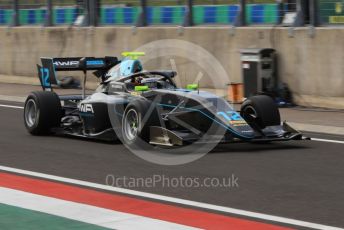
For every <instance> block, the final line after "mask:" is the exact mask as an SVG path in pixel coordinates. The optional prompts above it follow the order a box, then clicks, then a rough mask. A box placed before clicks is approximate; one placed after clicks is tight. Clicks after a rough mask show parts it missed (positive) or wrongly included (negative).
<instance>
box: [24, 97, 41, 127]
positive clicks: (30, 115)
mask: <svg viewBox="0 0 344 230" xmlns="http://www.w3.org/2000/svg"><path fill="white" fill-rule="evenodd" d="M37 115H38V113H37V105H36V102H35V101H34V100H33V99H30V100H29V101H28V102H27V103H26V106H25V122H26V124H27V126H29V127H32V126H34V125H35V123H36V120H37Z"/></svg>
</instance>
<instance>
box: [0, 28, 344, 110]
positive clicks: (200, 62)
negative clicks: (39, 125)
mask: <svg viewBox="0 0 344 230" xmlns="http://www.w3.org/2000/svg"><path fill="white" fill-rule="evenodd" d="M309 34H310V30H309V29H308V28H299V29H295V30H294V31H293V36H290V35H291V33H290V30H289V28H257V27H256V28H252V27H248V28H237V29H235V30H231V29H229V28H228V27H226V28H224V27H193V28H185V29H184V30H182V29H180V28H175V27H164V28H159V27H147V28H136V29H133V28H130V27H116V28H113V27H99V28H66V27H64V28H62V27H59V28H58V27H56V28H37V27H34V28H31V27H19V28H0V64H1V68H0V74H5V75H23V76H35V75H36V63H39V57H41V56H51V57H54V56H105V55H110V56H120V53H121V52H122V51H131V50H135V49H139V50H140V49H141V48H139V47H142V46H144V45H145V44H147V43H150V42H152V41H159V40H163V39H179V40H182V41H188V42H191V43H193V44H196V45H198V46H200V47H202V48H204V49H205V50H206V51H208V52H209V53H210V54H212V55H213V56H214V57H215V58H216V59H217V60H218V61H219V63H220V64H221V65H222V66H223V68H224V70H225V71H226V73H227V76H220V77H219V76H216V77H214V76H211V75H212V74H211V73H209V72H212V69H211V68H215V67H216V66H215V67H213V64H212V63H213V60H212V59H211V58H210V57H208V56H206V55H204V50H202V48H201V50H200V49H197V47H196V48H193V49H191V50H195V51H194V52H192V51H191V52H190V50H185V49H183V48H181V49H179V48H178V46H177V47H176V49H175V50H173V44H172V46H171V44H170V43H171V42H172V43H173V41H171V40H170V41H169V42H167V41H162V42H160V43H157V44H158V46H159V45H161V44H164V43H165V42H166V46H168V47H169V48H170V49H166V53H164V52H165V51H164V50H163V49H157V50H154V47H155V45H153V47H149V46H147V45H146V46H144V47H143V48H144V49H145V51H146V52H148V53H149V55H147V56H148V57H145V60H144V61H145V68H146V69H152V68H153V69H171V65H172V66H173V65H174V62H175V64H176V66H177V70H178V73H179V75H180V78H179V81H180V82H181V83H182V84H186V83H189V82H193V81H194V80H195V79H196V78H197V76H199V74H200V72H202V74H203V77H202V79H201V81H200V84H201V86H204V87H222V88H224V87H225V83H229V82H240V81H241V64H240V52H239V51H240V49H242V48H263V47H264V48H274V49H276V50H277V51H278V54H279V72H280V73H279V74H280V77H281V79H282V81H283V82H286V83H287V84H288V85H289V86H290V88H291V90H292V91H293V92H294V95H295V97H296V100H297V101H298V102H299V103H301V104H306V105H307V104H311V105H318V106H328V107H337V108H338V107H344V42H343V41H344V28H317V29H316V31H315V36H314V37H311V36H310V35H309ZM167 43H169V44H167ZM176 44H179V43H178V42H177V41H176ZM147 47H148V50H147V49H146V48H147ZM153 56H154V57H159V58H151V57H153ZM171 59H172V61H171ZM195 60H196V61H195ZM195 62H196V63H195ZM209 69H210V70H211V71H209ZM207 70H208V72H207ZM202 74H201V75H202ZM223 75H226V74H223ZM217 78H221V80H218V79H217Z"/></svg>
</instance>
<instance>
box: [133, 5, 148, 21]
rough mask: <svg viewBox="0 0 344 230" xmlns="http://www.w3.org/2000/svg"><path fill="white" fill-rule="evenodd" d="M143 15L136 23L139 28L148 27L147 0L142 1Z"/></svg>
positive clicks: (141, 14)
mask: <svg viewBox="0 0 344 230" xmlns="http://www.w3.org/2000/svg"><path fill="white" fill-rule="evenodd" d="M140 2H141V13H140V16H139V17H138V19H137V21H136V26H137V27H143V26H147V25H148V22H147V0H141V1H140Z"/></svg>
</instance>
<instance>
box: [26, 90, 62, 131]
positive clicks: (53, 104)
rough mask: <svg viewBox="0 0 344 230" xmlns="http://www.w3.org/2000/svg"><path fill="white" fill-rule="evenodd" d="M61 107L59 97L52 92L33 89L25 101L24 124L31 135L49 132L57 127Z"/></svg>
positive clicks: (59, 120) (60, 115)
mask: <svg viewBox="0 0 344 230" xmlns="http://www.w3.org/2000/svg"><path fill="white" fill-rule="evenodd" d="M61 117H62V108H61V102H60V99H59V97H58V96H57V94H56V93H54V92H48V91H35V92H32V93H30V95H29V96H28V97H27V99H26V101H25V107H24V124H25V127H26V129H27V130H28V132H29V133H31V134H33V135H44V134H49V133H50V132H51V129H52V128H55V127H59V126H60V122H61Z"/></svg>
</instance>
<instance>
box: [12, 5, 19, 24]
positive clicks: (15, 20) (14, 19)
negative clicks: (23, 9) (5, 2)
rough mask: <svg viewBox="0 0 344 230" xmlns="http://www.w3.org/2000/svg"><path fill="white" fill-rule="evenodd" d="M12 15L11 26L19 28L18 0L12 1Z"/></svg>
mask: <svg viewBox="0 0 344 230" xmlns="http://www.w3.org/2000/svg"><path fill="white" fill-rule="evenodd" d="M12 8H13V15H12V22H11V26H20V23H19V0H13V5H12Z"/></svg>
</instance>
